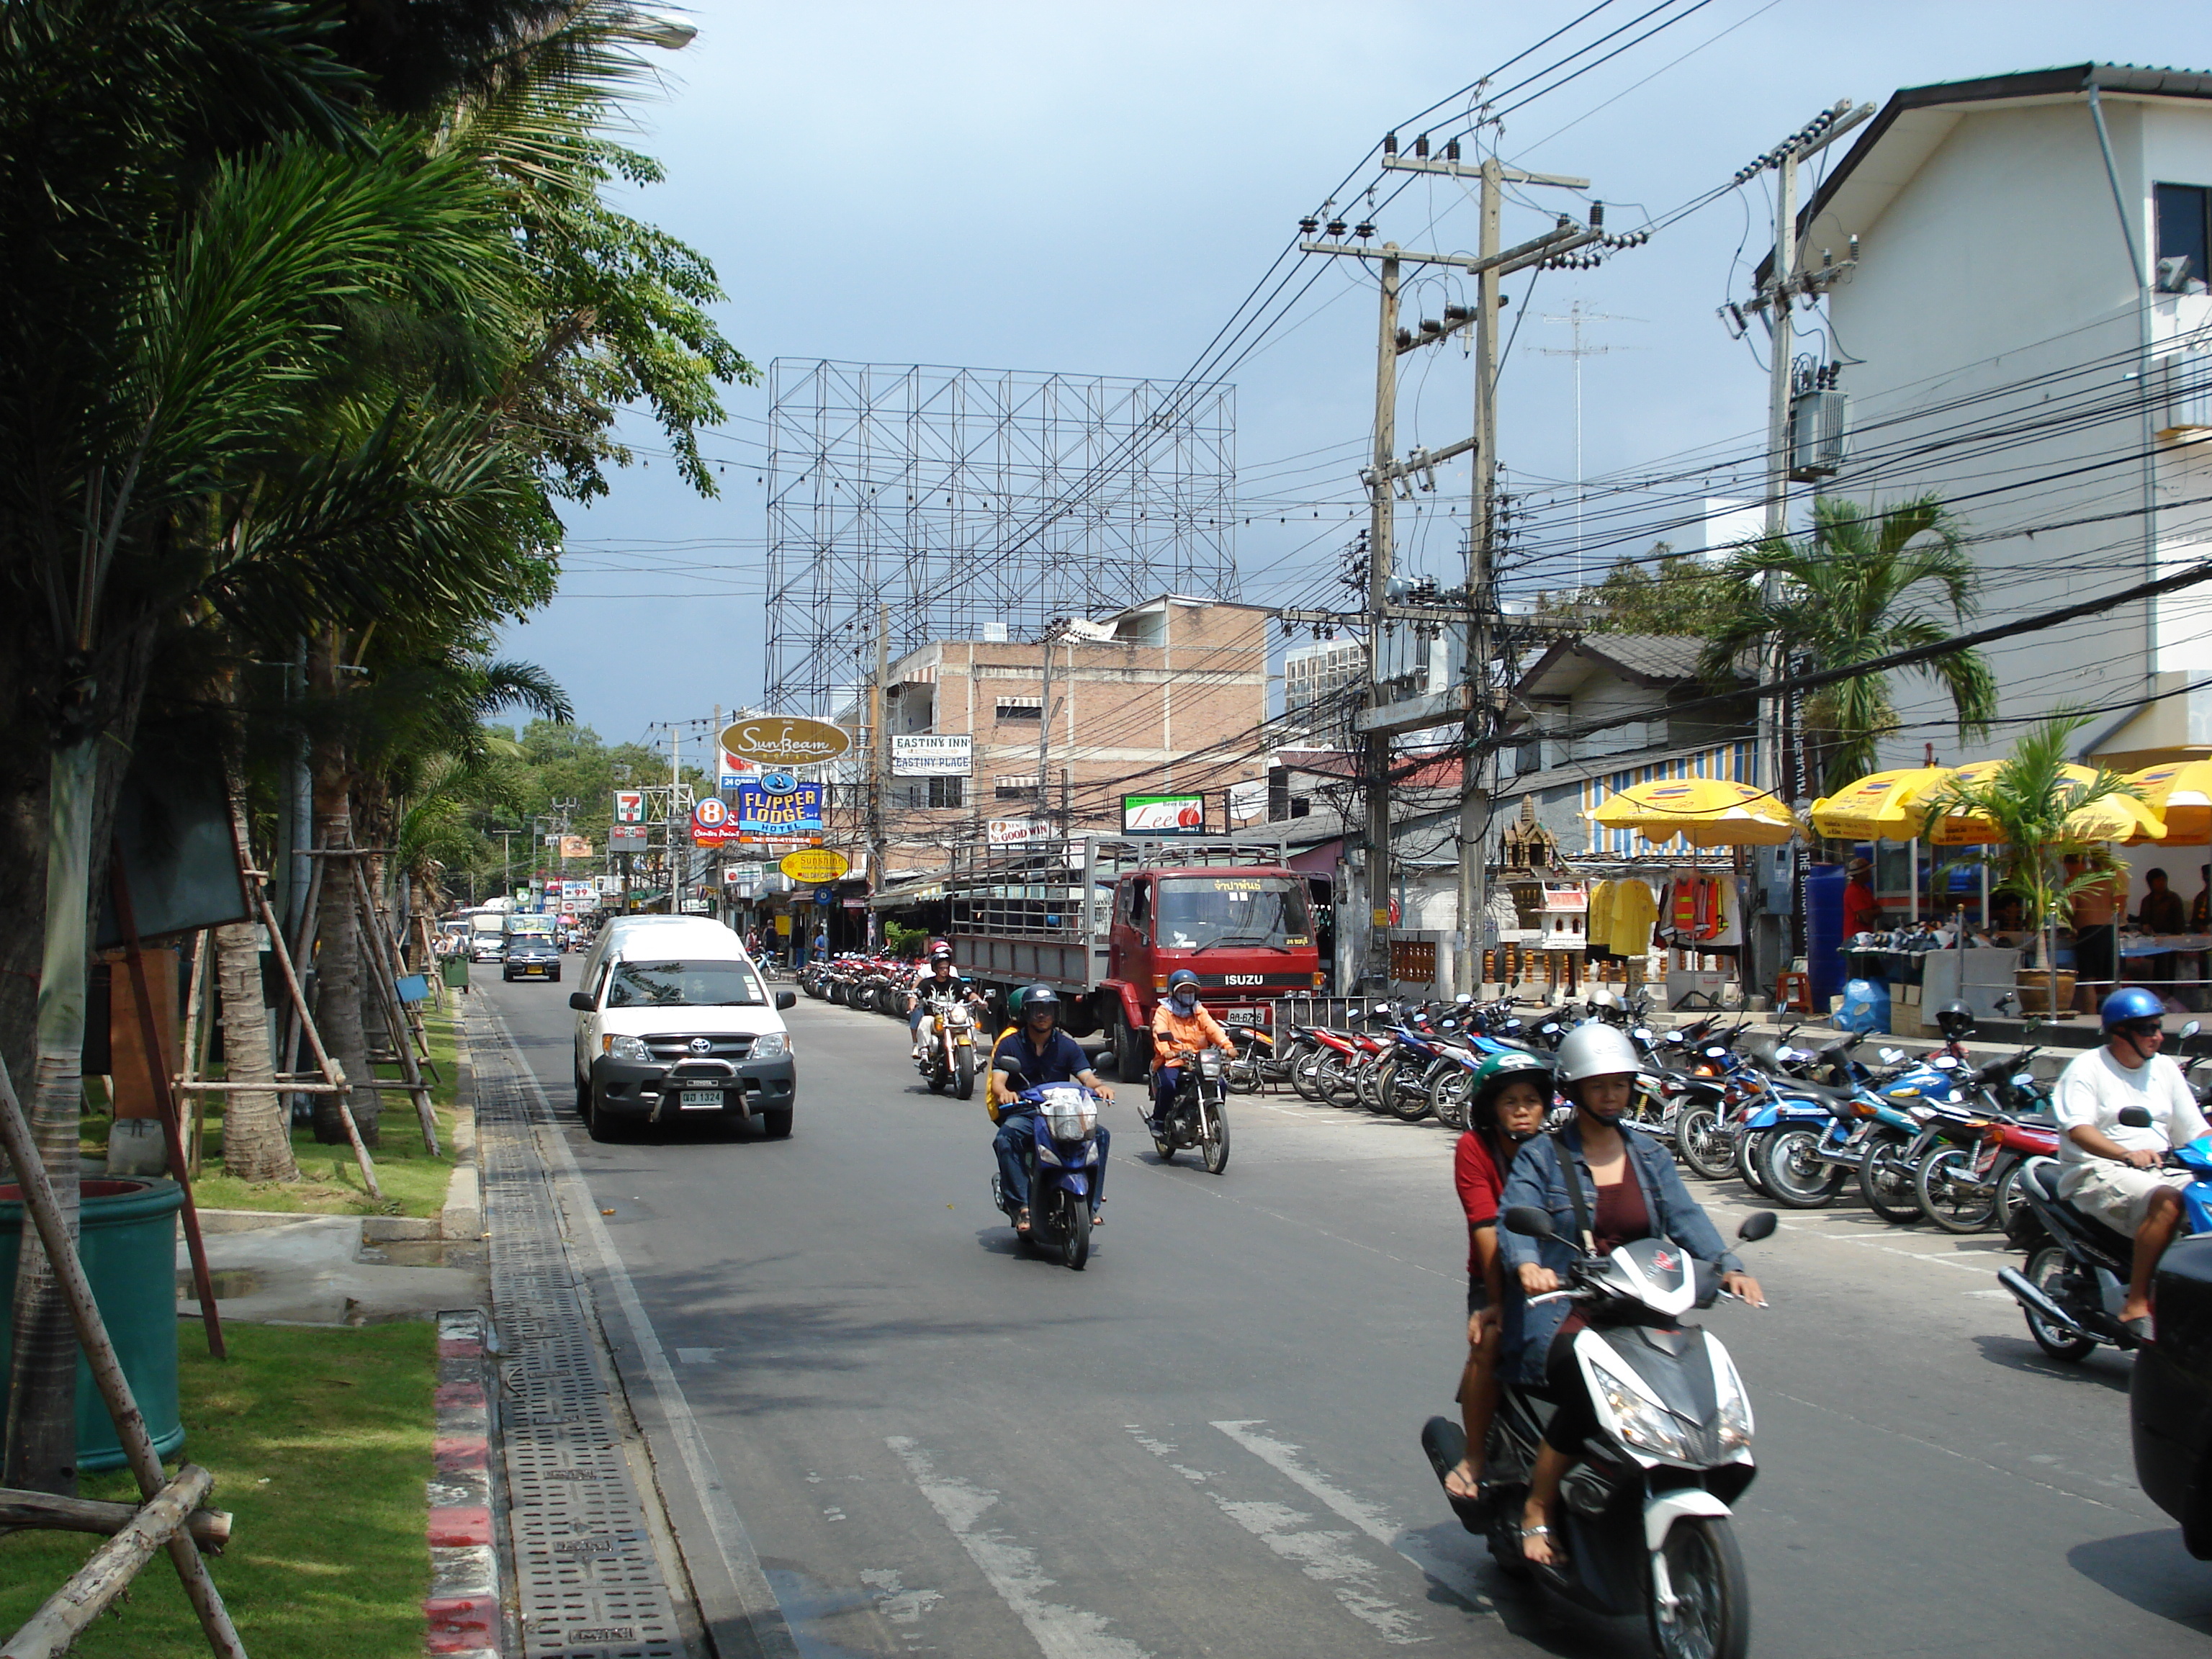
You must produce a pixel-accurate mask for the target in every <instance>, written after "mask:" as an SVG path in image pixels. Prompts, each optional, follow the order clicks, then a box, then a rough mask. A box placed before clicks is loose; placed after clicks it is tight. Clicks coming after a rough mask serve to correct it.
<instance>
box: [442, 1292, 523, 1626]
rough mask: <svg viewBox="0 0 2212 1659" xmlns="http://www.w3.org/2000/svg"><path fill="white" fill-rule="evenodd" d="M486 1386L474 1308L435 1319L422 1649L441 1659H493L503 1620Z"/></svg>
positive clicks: (486, 1364)
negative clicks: (427, 1568)
mask: <svg viewBox="0 0 2212 1659" xmlns="http://www.w3.org/2000/svg"><path fill="white" fill-rule="evenodd" d="M489 1383H490V1365H489V1359H488V1358H487V1356H486V1354H485V1352H484V1317H483V1314H482V1313H480V1312H478V1311H477V1310H476V1309H473V1308H471V1309H468V1310H465V1311H461V1312H455V1313H441V1314H440V1315H439V1316H438V1383H437V1393H436V1400H437V1408H438V1421H437V1428H436V1431H435V1436H434V1437H433V1439H432V1442H431V1460H432V1463H433V1466H434V1468H433V1473H432V1474H431V1477H430V1480H429V1481H428V1484H427V1492H428V1498H429V1510H430V1514H429V1536H430V1594H429V1595H428V1596H427V1597H425V1598H424V1600H423V1602H422V1613H423V1616H424V1618H425V1619H426V1620H428V1629H427V1630H426V1631H425V1632H424V1633H423V1638H422V1650H423V1651H424V1652H425V1653H426V1654H435V1655H439V1656H441V1659H499V1651H500V1633H501V1626H502V1625H503V1623H504V1616H503V1614H502V1613H501V1586H500V1563H499V1552H498V1550H497V1548H496V1547H495V1546H494V1544H493V1541H492V1540H493V1535H494V1534H493V1530H492V1487H491V1469H492V1456H491V1448H492V1413H491V1404H490V1400H491V1395H490V1390H489Z"/></svg>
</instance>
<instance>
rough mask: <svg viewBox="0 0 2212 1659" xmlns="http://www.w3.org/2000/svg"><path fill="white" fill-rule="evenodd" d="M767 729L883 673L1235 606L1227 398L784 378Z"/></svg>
mask: <svg viewBox="0 0 2212 1659" xmlns="http://www.w3.org/2000/svg"><path fill="white" fill-rule="evenodd" d="M769 397H770V403H771V410H770V416H769V419H770V427H771V432H770V436H769V463H768V503H769V505H768V518H769V523H768V618H767V621H768V640H767V650H766V653H765V656H766V672H765V676H764V680H765V687H764V690H765V697H766V702H767V704H768V706H769V708H775V709H779V710H781V711H784V712H787V713H792V714H802V713H803V714H822V715H828V714H835V713H836V711H837V706H838V705H839V704H841V703H842V702H847V701H849V700H850V698H851V696H852V695H853V692H854V689H855V688H856V687H858V686H860V685H861V684H864V683H865V682H866V679H867V678H868V677H869V675H870V673H871V672H872V670H873V665H874V659H875V652H876V637H875V636H876V627H877V617H878V606H879V605H889V606H890V654H891V656H892V657H893V658H894V659H896V657H897V656H898V655H900V654H901V653H903V652H906V651H908V650H911V649H913V648H915V647H917V646H920V645H923V644H926V643H927V642H928V641H931V640H940V639H980V638H984V637H996V636H998V629H1000V627H1003V628H1004V629H1006V637H1009V638H1013V639H1027V638H1034V637H1036V635H1037V634H1038V632H1039V631H1041V630H1042V629H1043V628H1044V627H1045V626H1046V625H1047V624H1048V623H1050V622H1051V621H1052V620H1053V619H1054V618H1055V617H1069V616H1073V617H1087V616H1091V615H1092V614H1094V613H1097V612H1103V611H1112V610H1116V609H1119V608H1120V607H1121V606H1123V605H1132V604H1134V603H1136V602H1137V601H1139V600H1141V599H1147V598H1150V597H1152V595H1154V594H1158V593H1162V592H1174V593H1191V594H1203V595H1206V597H1208V598H1212V599H1235V598H1237V559H1236V539H1235V536H1234V534H1233V532H1232V526H1233V524H1234V513H1235V510H1236V502H1235V495H1236V405H1235V398H1236V392H1235V389H1234V388H1233V387H1231V386H1224V385H1209V386H1189V385H1182V384H1171V383H1168V382H1163V381H1158V380H1118V379H1113V378H1109V377H1107V376H1103V375H1071V374H1032V373H1025V372H1022V371H1018V370H997V369H969V368H933V367H928V366H916V365H892V364H884V363H848V362H832V361H829V360H824V359H803V360H801V359H791V358H778V359H777V360H775V362H773V363H771V364H770V365H769Z"/></svg>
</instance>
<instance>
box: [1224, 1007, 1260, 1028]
mask: <svg viewBox="0 0 2212 1659" xmlns="http://www.w3.org/2000/svg"><path fill="white" fill-rule="evenodd" d="M1221 1023H1222V1024H1224V1025H1265V1024H1267V1011H1266V1010H1264V1009H1261V1008H1229V1009H1225V1010H1224V1011H1223V1012H1222V1015H1221Z"/></svg>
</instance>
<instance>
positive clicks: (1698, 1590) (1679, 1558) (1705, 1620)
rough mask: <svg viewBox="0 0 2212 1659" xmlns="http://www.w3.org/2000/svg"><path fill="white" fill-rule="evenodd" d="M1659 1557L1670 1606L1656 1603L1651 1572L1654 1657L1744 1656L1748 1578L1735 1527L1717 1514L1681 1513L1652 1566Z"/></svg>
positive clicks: (1748, 1612) (1748, 1615) (1748, 1629)
mask: <svg viewBox="0 0 2212 1659" xmlns="http://www.w3.org/2000/svg"><path fill="white" fill-rule="evenodd" d="M1660 1559H1664V1560H1665V1562H1666V1564H1667V1582H1668V1588H1669V1589H1671V1590H1672V1591H1673V1593H1674V1607H1673V1608H1672V1609H1671V1611H1670V1610H1669V1609H1668V1608H1667V1607H1663V1606H1662V1605H1661V1603H1660V1600H1659V1596H1658V1594H1657V1591H1658V1575H1657V1574H1656V1572H1655V1573H1654V1574H1653V1575H1652V1582H1651V1583H1650V1584H1649V1585H1648V1586H1647V1587H1646V1588H1647V1590H1648V1591H1649V1592H1650V1594H1649V1596H1648V1604H1649V1607H1650V1620H1651V1645H1652V1646H1653V1647H1654V1648H1655V1649H1656V1650H1658V1654H1659V1659H1744V1656H1745V1655H1746V1654H1747V1653H1749V1652H1750V1650H1751V1580H1750V1578H1749V1577H1748V1576H1747V1574H1746V1573H1745V1572H1744V1570H1743V1553H1742V1552H1741V1550H1739V1549H1738V1548H1737V1547H1736V1542H1735V1528H1732V1527H1731V1526H1729V1523H1728V1522H1726V1521H1723V1520H1722V1519H1721V1518H1720V1517H1719V1516H1683V1517H1682V1518H1681V1519H1680V1520H1679V1521H1677V1522H1674V1525H1673V1526H1672V1527H1669V1528H1668V1529H1667V1541H1666V1542H1664V1543H1663V1544H1662V1545H1660V1547H1659V1549H1658V1552H1657V1553H1656V1555H1655V1556H1654V1557H1653V1562H1654V1565H1656V1563H1657V1562H1658V1561H1659V1560H1660Z"/></svg>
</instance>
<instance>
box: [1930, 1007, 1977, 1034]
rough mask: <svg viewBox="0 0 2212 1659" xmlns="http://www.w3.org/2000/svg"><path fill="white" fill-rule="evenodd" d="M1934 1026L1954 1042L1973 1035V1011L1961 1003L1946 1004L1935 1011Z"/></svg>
mask: <svg viewBox="0 0 2212 1659" xmlns="http://www.w3.org/2000/svg"><path fill="white" fill-rule="evenodd" d="M1936 1025H1937V1027H1938V1028H1940V1029H1941V1030H1942V1033H1943V1035H1944V1036H1947V1037H1949V1038H1951V1039H1952V1040H1953V1041H1954V1042H1955V1041H1957V1040H1958V1039H1959V1038H1960V1037H1970V1036H1973V1034H1974V1011H1973V1010H1972V1009H1971V1008H1969V1007H1968V1006H1966V1004H1965V1003H1963V1002H1947V1003H1945V1004H1944V1005H1943V1006H1942V1007H1941V1008H1938V1009H1937V1010H1936Z"/></svg>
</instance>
